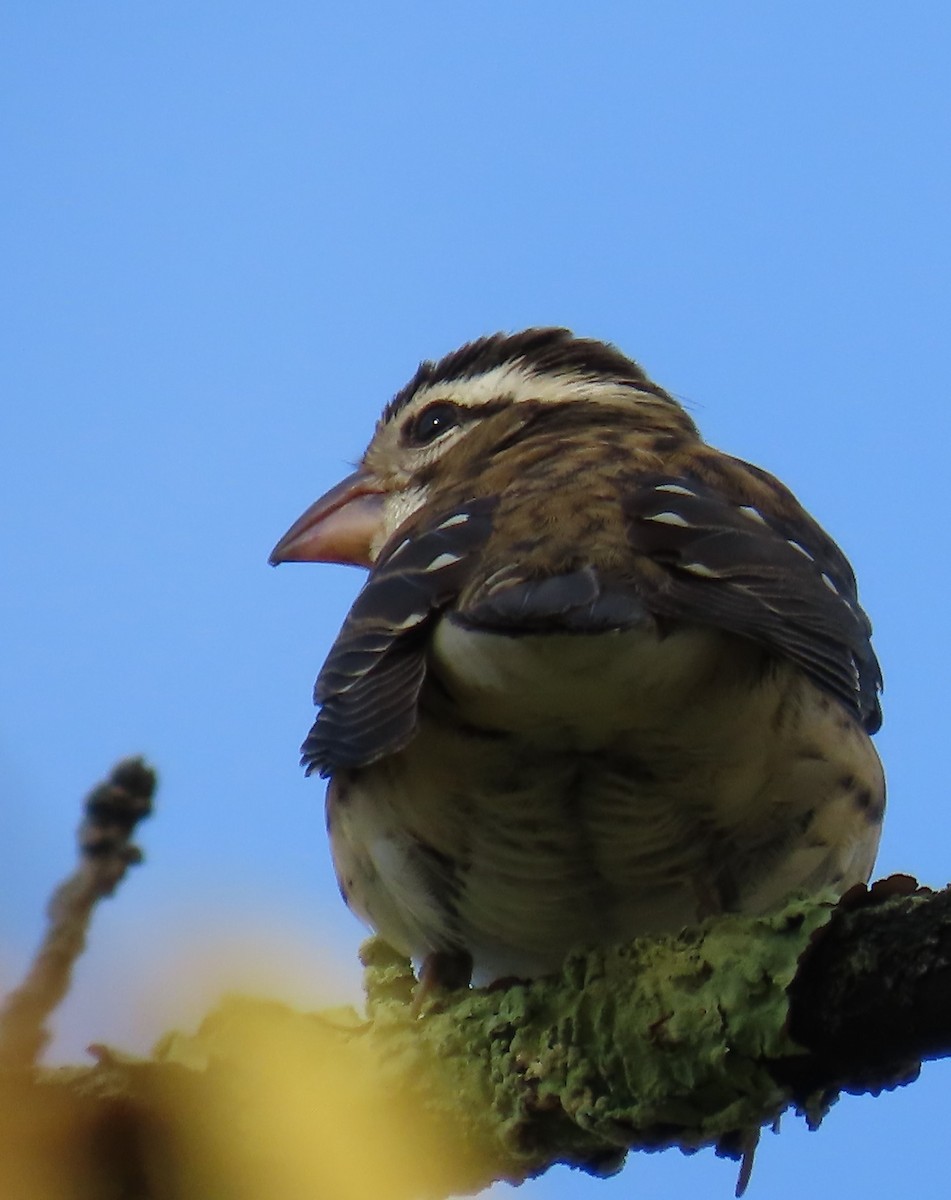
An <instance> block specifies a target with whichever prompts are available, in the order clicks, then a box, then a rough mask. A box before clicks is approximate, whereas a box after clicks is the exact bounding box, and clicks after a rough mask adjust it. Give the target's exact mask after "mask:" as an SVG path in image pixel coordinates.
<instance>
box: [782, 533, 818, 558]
mask: <svg viewBox="0 0 951 1200" xmlns="http://www.w3.org/2000/svg"><path fill="white" fill-rule="evenodd" d="M786 545H787V546H792V548H793V549H794V550H798V551H799V553H800V554H801V555H803V556H804V557H805V558H808V559H809V561H810V562H815V561H816V560H815V559H814V558H813V557H812V555H811V554H810V553H809V551H808V550H807V549H806V547H805V546H800V545H799V543H798V542H794V541H793V540H792V538H786Z"/></svg>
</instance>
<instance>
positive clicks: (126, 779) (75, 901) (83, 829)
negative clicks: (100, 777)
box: [0, 758, 155, 1067]
mask: <svg viewBox="0 0 951 1200" xmlns="http://www.w3.org/2000/svg"><path fill="white" fill-rule="evenodd" d="M154 791H155V772H154V771H153V770H152V768H151V767H149V766H147V765H146V764H145V762H144V761H143V760H142V759H141V758H127V759H124V760H123V761H122V762H120V763H118V764H117V765H116V766H115V767H114V768H113V770H112V773H111V774H110V775H109V778H108V779H107V780H105V781H104V782H102V783H100V784H98V785H97V786H96V787H95V788H93V790H92V791H91V792H90V793H89V795H88V796H87V797H86V801H85V804H84V806H83V807H84V816H83V820H82V823H81V824H80V826H79V831H78V835H77V836H78V842H79V864H78V866H77V867H76V870H75V871H74V872H73V874H72V875H71V876H70V877H69V878H68V879H66V880H65V881H64V882H63V883H61V884H60V886H59V887H58V888H57V889H56V891H55V892H54V893H53V895H52V897H51V899H50V902H49V905H48V907H47V918H48V926H47V929H46V933H45V935H44V937H43V940H42V942H41V943H40V946H39V949H38V950H37V952H36V954H35V956H34V958H33V962H32V963H31V964H30V968H29V970H28V971H27V974H26V977H25V978H24V980H23V982H22V983H21V984H20V986H19V987H18V988H16V989H15V990H14V991H12V992H11V993H10V994H9V996H7V998H6V1000H5V1001H4V1002H3V1006H2V1008H0V1065H2V1066H8V1067H16V1066H20V1067H25V1066H30V1065H32V1064H33V1063H35V1062H36V1060H37V1058H38V1057H39V1055H40V1054H41V1053H42V1051H43V1049H44V1047H45V1046H46V1043H47V1042H48V1040H49V1032H48V1030H47V1028H46V1023H47V1020H48V1019H49V1016H50V1014H51V1013H52V1012H53V1010H54V1009H55V1008H56V1006H57V1005H58V1004H59V1003H60V1001H61V1000H62V999H63V997H64V996H65V995H66V992H67V990H68V988H69V983H70V979H71V977H72V972H73V965H74V964H75V962H76V960H77V958H78V957H79V955H80V954H82V952H83V950H84V949H85V946H86V935H87V931H88V929H89V922H90V919H91V917H92V911H93V909H94V908H95V906H96V903H97V902H98V901H99V900H101V899H102V898H103V897H104V896H111V895H112V893H113V892H114V891H115V890H116V888H117V887H118V886H119V884H120V883H121V882H122V879H123V877H124V876H125V873H126V871H127V870H128V869H129V867H131V866H135V865H136V864H137V863H139V862H141V861H142V852H141V851H140V850H139V848H138V847H137V846H134V845H133V844H132V842H131V838H132V834H133V832H134V830H135V827H136V825H138V823H139V821H141V820H142V819H143V818H144V817H147V816H149V814H150V813H151V811H152V795H153V793H154Z"/></svg>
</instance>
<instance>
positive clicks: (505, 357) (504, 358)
mask: <svg viewBox="0 0 951 1200" xmlns="http://www.w3.org/2000/svg"><path fill="white" fill-rule="evenodd" d="M508 363H511V364H518V365H519V366H521V367H522V368H523V369H525V370H527V371H528V372H530V373H531V374H532V375H539V376H541V375H573V376H575V377H580V378H589V379H608V380H616V381H617V382H618V383H620V384H625V383H627V384H631V385H632V386H634V387H636V388H637V390H639V391H641V392H648V393H650V394H651V395H655V396H658V397H659V398H661V399H664V400H669V401H670V403H672V404H675V403H676V401H675V400H674V399H673V397H672V396H669V395H668V394H667V392H665V391H664V390H663V388H661V387H658V386H657V384H655V383H653V382H652V381H651V380H650V379H649V378H648V376H647V375H646V374H645V373H644V371H643V370H642V369H641V367H639V366H638V364H637V363H636V362H634V360H633V359H630V358H628V357H627V356H626V355H625V354H622V353H621V351H620V350H618V349H617V347H616V346H612V345H611V344H610V343H609V342H599V341H597V340H596V339H594V338H579V337H575V335H574V334H573V333H572V332H571V330H570V329H563V328H558V327H550V328H537V329H523V330H522V331H521V332H519V333H494V334H491V335H490V336H487V337H482V338H478V339H477V340H476V341H473V342H467V343H466V344H465V345H464V346H460V347H459V349H458V350H453V351H452V352H451V353H450V354H447V355H445V356H444V357H443V358H441V359H439V361H438V362H434V361H432V360H428V359H427V360H426V361H424V362H422V363H420V365H419V368H418V370H417V371H416V374H415V375H414V376H413V378H412V379H411V380H410V381H409V383H407V384H406V386H405V387H403V388H401V389H400V391H398V392H397V393H396V395H395V396H394V397H393V399H392V400H391V401H390V402H389V404H388V405H387V406H386V409H385V411H384V413H383V420H384V421H388V420H390V419H391V418H392V417H394V416H396V414H397V413H399V412H400V411H401V410H402V409H403V408H405V407H406V405H407V404H408V403H409V402H410V401H411V400H412V398H413V397H414V396H415V395H416V393H417V392H418V391H419V390H420V389H421V388H423V387H431V386H432V385H433V384H437V383H451V382H453V381H455V380H459V381H460V382H462V381H464V380H467V379H474V378H476V377H477V376H479V375H483V374H485V373H486V372H487V371H491V370H493V369H494V368H497V367H502V366H505V365H506V364H508Z"/></svg>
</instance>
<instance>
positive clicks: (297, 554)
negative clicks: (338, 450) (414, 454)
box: [268, 471, 383, 567]
mask: <svg viewBox="0 0 951 1200" xmlns="http://www.w3.org/2000/svg"><path fill="white" fill-rule="evenodd" d="M382 519H383V490H382V488H381V486H380V484H379V482H378V480H376V479H375V478H374V477H373V476H372V475H371V474H370V473H369V472H367V471H354V473H353V474H352V475H348V476H347V478H346V479H342V480H341V481H340V483H338V484H337V486H336V487H332V488H331V489H330V491H329V492H325V493H324V494H323V495H322V496H321V497H320V499H319V500H317V501H315V502H314V503H313V504H312V505H311V506H310V508H308V510H307V511H306V512H305V513H304V514H303V516H301V517H299V518H298V519H297V520H296V521H295V522H294V524H293V525H292V526H291V527H290V529H288V531H287V533H285V534H284V536H283V537H282V538H281V540H280V541H279V542H278V543H277V545H276V546H275V547H274V549H273V550H272V551H271V557H270V558H269V559H268V562H269V563H270V564H271V566H272V567H276V566H277V564H278V563H282V562H326V563H352V564H353V565H354V566H356V567H369V566H370V565H371V563H372V561H373V560H372V558H371V551H370V547H371V545H372V544H373V541H374V538H375V537H376V535H377V533H378V532H379V529H380V525H381V523H382Z"/></svg>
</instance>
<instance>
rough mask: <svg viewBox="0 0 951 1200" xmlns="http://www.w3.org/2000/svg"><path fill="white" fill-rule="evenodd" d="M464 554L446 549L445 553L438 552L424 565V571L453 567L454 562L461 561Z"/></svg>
mask: <svg viewBox="0 0 951 1200" xmlns="http://www.w3.org/2000/svg"><path fill="white" fill-rule="evenodd" d="M463 557H464V555H462V554H450V553H449V552H448V551H446V552H445V553H444V554H437V555H436V557H435V558H434V559H433V561H432V562H431V563H429V565H428V566H426V567H424V568H423V570H424V571H441V570H442V569H443V567H451V566H452V564H453V563H457V562H459V560H460V559H461V558H463Z"/></svg>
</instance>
